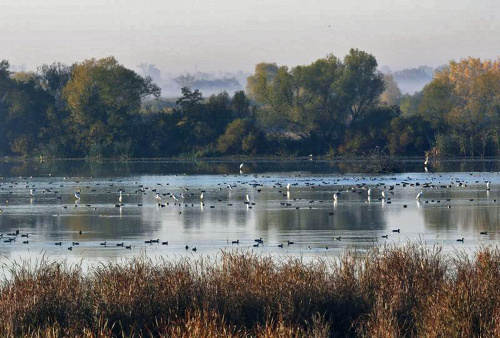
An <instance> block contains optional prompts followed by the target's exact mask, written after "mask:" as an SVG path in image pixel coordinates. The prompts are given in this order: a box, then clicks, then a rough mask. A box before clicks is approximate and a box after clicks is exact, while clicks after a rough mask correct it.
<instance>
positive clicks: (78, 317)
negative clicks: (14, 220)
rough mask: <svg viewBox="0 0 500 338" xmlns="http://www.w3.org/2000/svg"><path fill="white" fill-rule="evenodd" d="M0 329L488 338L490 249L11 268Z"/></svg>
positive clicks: (495, 255)
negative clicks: (308, 258) (304, 259)
mask: <svg viewBox="0 0 500 338" xmlns="http://www.w3.org/2000/svg"><path fill="white" fill-rule="evenodd" d="M8 275H10V276H9V277H8V278H6V279H5V280H4V282H3V283H2V286H1V287H0V336H33V337H35V336H44V337H46V336H51V337H60V336H84V337H102V336H167V337H247V336H251V337H292V336H293V337H304V336H314V337H327V336H330V337H344V336H352V337H417V336H419V337H420V336H425V337H474V336H476V337H479V336H481V337H498V336H500V287H499V283H500V250H498V249H496V248H481V249H478V252H477V253H476V254H475V255H474V256H467V255H458V254H457V255H454V256H453V257H450V256H447V255H444V254H442V253H441V252H440V249H439V248H426V247H423V246H420V245H419V244H408V245H406V246H404V247H383V248H373V249H372V250H371V251H369V252H368V253H367V255H366V256H364V257H363V258H354V256H353V255H351V254H349V253H346V254H345V255H344V256H343V257H341V258H332V259H328V260H320V259H317V260H314V261H313V262H310V263H304V262H302V261H301V260H300V259H296V258H283V259H282V260H276V259H272V258H270V257H267V256H261V255H256V254H252V253H249V252H246V253H245V252H239V253H227V252H226V253H222V254H221V256H220V257H218V258H217V259H207V258H205V259H203V258H200V259H198V260H189V259H185V260H182V261H177V262H169V261H167V260H163V261H154V262H153V261H151V260H149V259H147V258H137V259H134V260H130V261H126V262H123V263H107V264H103V265H98V266H95V267H93V268H91V269H90V270H89V271H88V272H85V273H84V272H83V271H82V269H81V267H79V266H70V267H68V266H66V265H65V264H64V263H58V262H47V261H42V262H40V263H38V264H37V266H36V267H34V268H33V267H29V264H15V265H13V266H11V267H10V270H9V271H8Z"/></svg>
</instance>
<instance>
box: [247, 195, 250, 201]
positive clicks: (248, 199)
mask: <svg viewBox="0 0 500 338" xmlns="http://www.w3.org/2000/svg"><path fill="white" fill-rule="evenodd" d="M247 202H250V197H248V194H247Z"/></svg>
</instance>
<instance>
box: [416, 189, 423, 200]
mask: <svg viewBox="0 0 500 338" xmlns="http://www.w3.org/2000/svg"><path fill="white" fill-rule="evenodd" d="M423 193H424V192H423V191H421V192H419V193H418V195H417V200H419V201H420V197H422V194H423Z"/></svg>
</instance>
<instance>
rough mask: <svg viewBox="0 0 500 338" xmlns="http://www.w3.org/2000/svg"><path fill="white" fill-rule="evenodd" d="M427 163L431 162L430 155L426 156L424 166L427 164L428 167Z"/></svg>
mask: <svg viewBox="0 0 500 338" xmlns="http://www.w3.org/2000/svg"><path fill="white" fill-rule="evenodd" d="M427 164H429V156H426V157H425V162H424V166H426V167H427Z"/></svg>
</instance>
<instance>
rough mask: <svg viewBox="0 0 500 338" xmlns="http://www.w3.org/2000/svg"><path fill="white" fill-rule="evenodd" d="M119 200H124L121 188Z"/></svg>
mask: <svg viewBox="0 0 500 338" xmlns="http://www.w3.org/2000/svg"><path fill="white" fill-rule="evenodd" d="M118 202H120V203H121V202H123V197H122V191H121V190H120V197H118Z"/></svg>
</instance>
